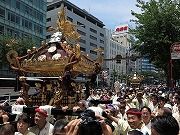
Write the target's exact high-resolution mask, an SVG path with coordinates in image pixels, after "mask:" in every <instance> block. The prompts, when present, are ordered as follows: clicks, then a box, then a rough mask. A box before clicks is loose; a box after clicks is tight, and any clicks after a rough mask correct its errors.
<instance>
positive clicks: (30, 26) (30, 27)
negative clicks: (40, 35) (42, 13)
mask: <svg viewBox="0 0 180 135" xmlns="http://www.w3.org/2000/svg"><path fill="white" fill-rule="evenodd" d="M29 29H31V30H32V22H29Z"/></svg>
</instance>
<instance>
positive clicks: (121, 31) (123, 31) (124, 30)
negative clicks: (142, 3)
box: [112, 24, 138, 74]
mask: <svg viewBox="0 0 180 135" xmlns="http://www.w3.org/2000/svg"><path fill="white" fill-rule="evenodd" d="M129 29H130V26H129V25H128V24H122V25H118V26H116V27H115V30H114V31H113V32H112V38H113V39H114V40H115V41H117V42H118V43H119V44H120V45H121V46H123V47H124V48H125V50H126V54H125V56H124V57H129V56H132V54H133V53H134V52H132V51H131V48H132V44H131V42H130V41H131V40H133V36H132V35H131V34H129ZM124 61H125V63H126V64H125V65H126V74H131V73H132V72H135V71H137V69H138V67H137V65H138V64H137V61H132V60H130V59H125V60H124Z"/></svg>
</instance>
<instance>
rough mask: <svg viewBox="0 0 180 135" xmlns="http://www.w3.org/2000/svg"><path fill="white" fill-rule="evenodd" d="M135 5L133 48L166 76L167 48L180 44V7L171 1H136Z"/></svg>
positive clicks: (168, 50)
mask: <svg viewBox="0 0 180 135" xmlns="http://www.w3.org/2000/svg"><path fill="white" fill-rule="evenodd" d="M136 6H137V7H139V8H140V9H141V13H135V12H134V11H132V15H133V16H135V17H136V19H135V20H132V21H133V22H135V23H136V28H135V29H133V30H132V31H131V33H132V34H134V35H135V37H136V38H137V41H136V43H135V46H134V48H135V49H136V51H138V52H140V54H141V55H145V56H147V57H148V58H149V59H150V61H152V62H153V64H155V65H156V66H157V67H159V68H161V69H163V70H164V71H165V72H166V73H167V72H168V62H169V60H170V47H171V45H172V44H173V43H174V42H179V41H180V4H179V3H178V2H177V1H172V0H150V1H149V2H144V1H142V0H137V5H136ZM179 65H180V62H179V63H178V64H176V65H174V66H178V67H179ZM174 69H176V67H175V68H174ZM176 73H178V74H180V71H179V70H177V71H176ZM179 78H180V76H179Z"/></svg>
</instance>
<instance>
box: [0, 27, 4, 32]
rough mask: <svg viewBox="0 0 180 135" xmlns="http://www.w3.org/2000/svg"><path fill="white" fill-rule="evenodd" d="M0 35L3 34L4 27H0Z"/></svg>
mask: <svg viewBox="0 0 180 135" xmlns="http://www.w3.org/2000/svg"><path fill="white" fill-rule="evenodd" d="M0 34H4V26H2V25H0Z"/></svg>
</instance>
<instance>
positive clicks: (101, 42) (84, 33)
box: [46, 0, 106, 59]
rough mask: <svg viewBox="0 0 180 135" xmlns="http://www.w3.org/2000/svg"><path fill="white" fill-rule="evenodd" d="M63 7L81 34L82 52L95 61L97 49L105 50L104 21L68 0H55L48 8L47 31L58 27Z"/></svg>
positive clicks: (48, 34)
mask: <svg viewBox="0 0 180 135" xmlns="http://www.w3.org/2000/svg"><path fill="white" fill-rule="evenodd" d="M61 7H64V8H65V9H66V11H65V12H66V18H67V19H68V20H69V21H71V22H72V23H73V24H74V25H75V26H77V32H78V33H79V34H80V36H81V39H80V46H81V51H83V52H85V53H87V54H89V56H90V57H91V58H93V59H95V58H96V57H97V52H96V51H94V50H95V49H96V48H101V49H103V50H105V44H106V43H105V29H104V24H103V22H102V21H100V20H99V19H97V18H96V17H95V16H93V15H91V14H90V13H88V12H87V11H86V10H84V9H81V8H79V7H78V6H76V5H74V4H73V3H71V2H69V1H67V0H54V1H52V2H50V3H48V6H47V25H46V27H47V29H48V28H49V27H53V28H56V27H57V24H56V22H57V19H58V12H59V11H60V10H61ZM51 34H52V32H48V33H47V35H46V39H47V41H48V39H50V36H51Z"/></svg>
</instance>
